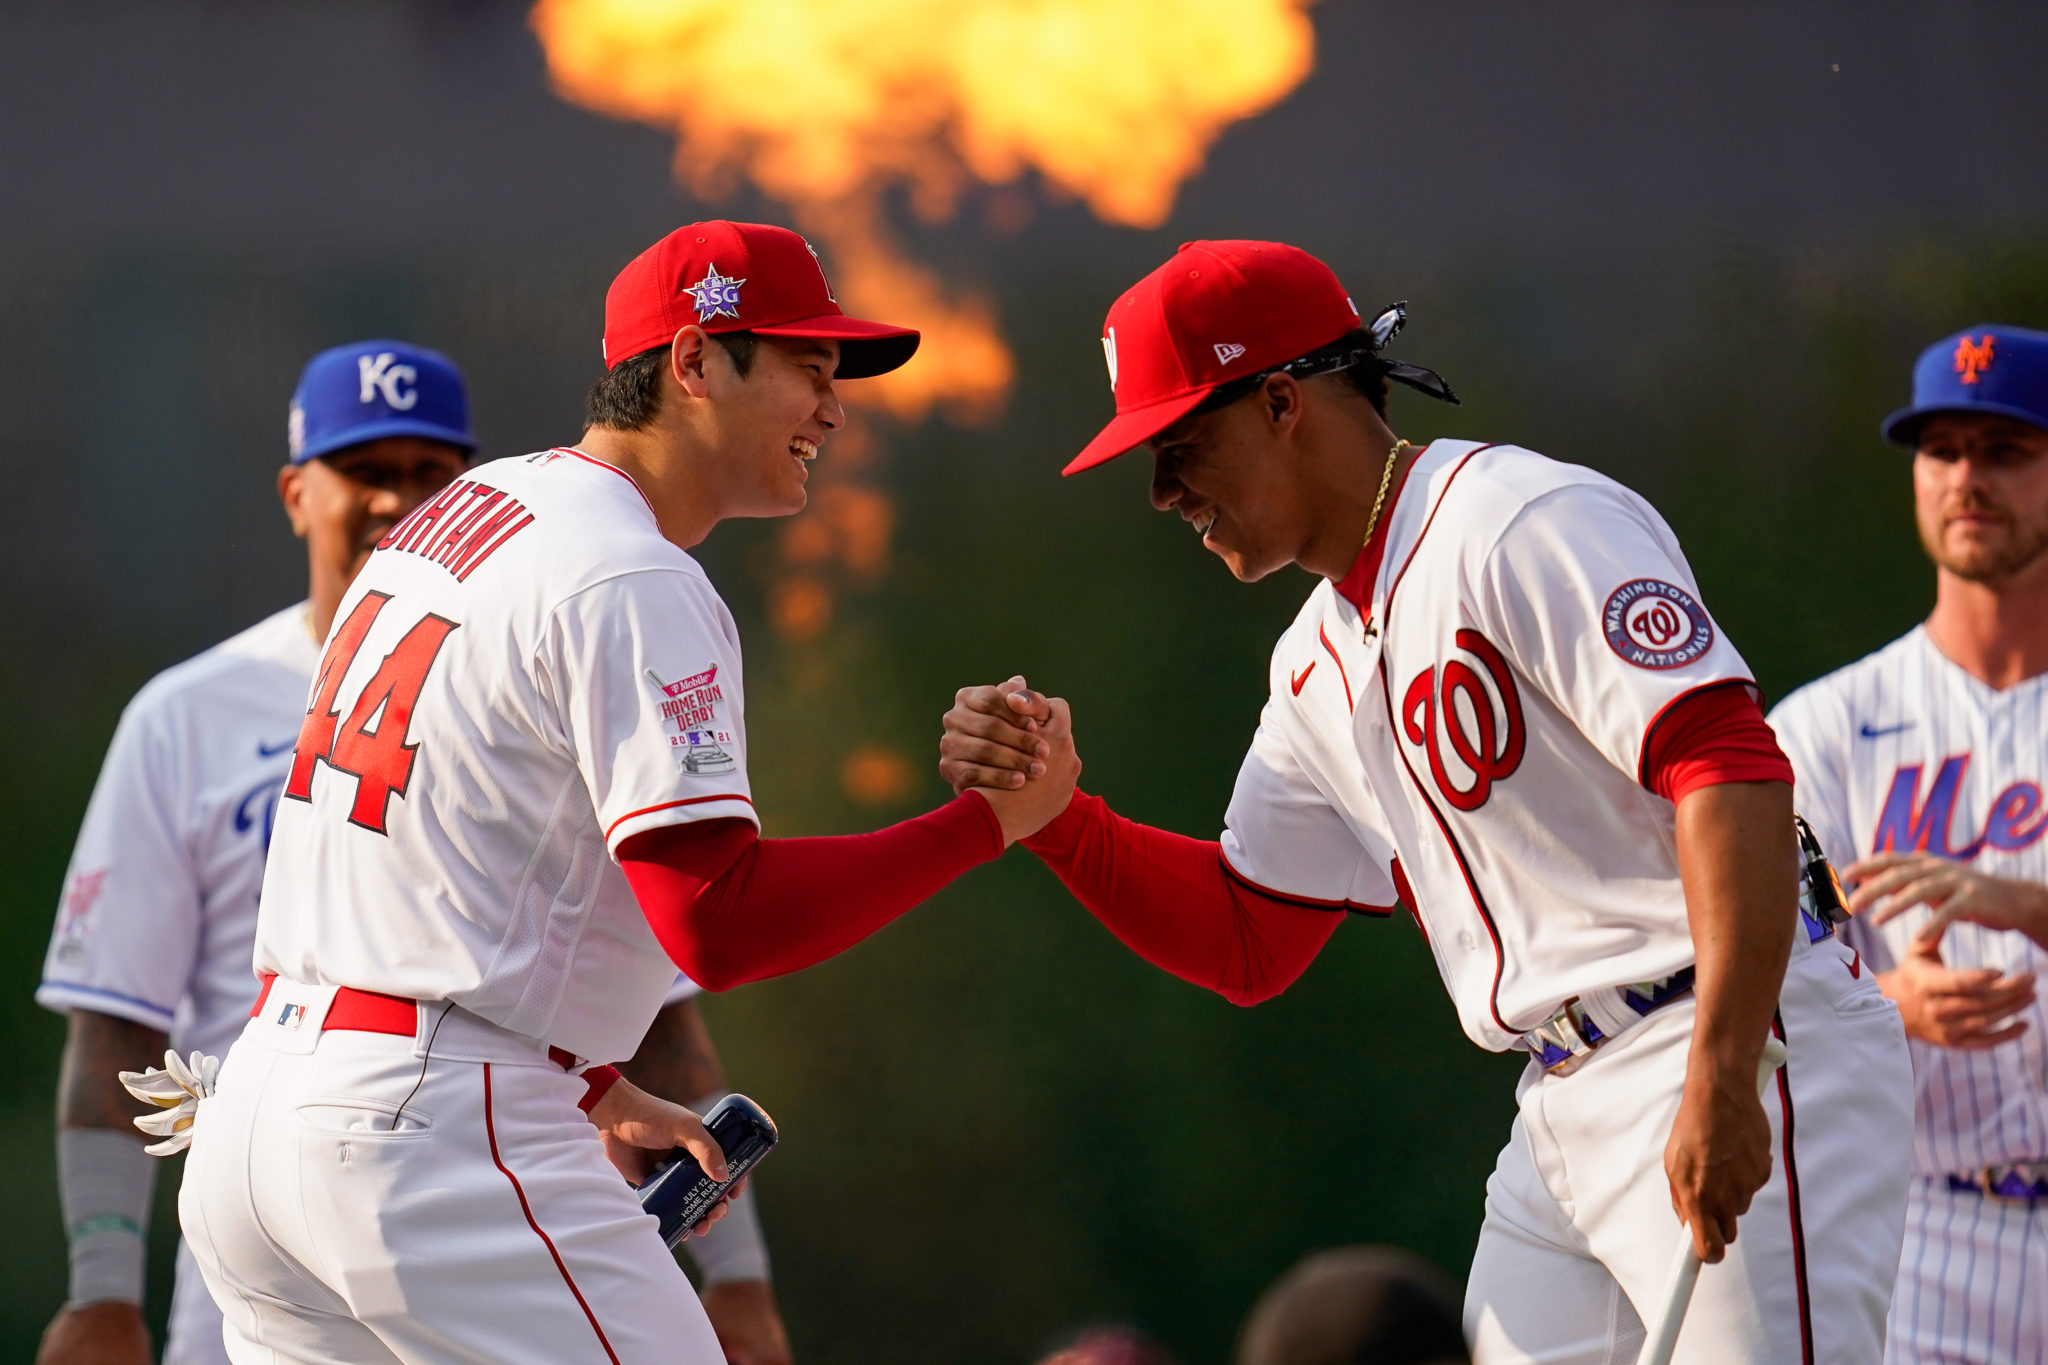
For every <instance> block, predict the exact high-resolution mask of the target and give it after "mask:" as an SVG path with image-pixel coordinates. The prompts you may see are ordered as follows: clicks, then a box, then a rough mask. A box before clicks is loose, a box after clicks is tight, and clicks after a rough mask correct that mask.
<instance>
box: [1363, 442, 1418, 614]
mask: <svg viewBox="0 0 2048 1365" xmlns="http://www.w3.org/2000/svg"><path fill="white" fill-rule="evenodd" d="M1413 448H1414V447H1412V446H1410V445H1409V444H1408V442H1406V441H1396V442H1394V448H1393V449H1392V450H1390V451H1388V452H1387V462H1386V464H1385V465H1384V466H1383V467H1382V468H1381V469H1380V491H1379V496H1377V497H1375V498H1374V499H1373V500H1372V516H1371V517H1369V518H1368V519H1367V520H1366V523H1365V542H1364V543H1365V544H1367V545H1370V544H1372V533H1373V532H1374V531H1377V530H1378V529H1379V525H1380V512H1381V511H1382V509H1384V508H1385V507H1386V505H1387V488H1388V486H1389V485H1391V484H1392V483H1393V482H1394V466H1395V465H1397V464H1399V463H1400V462H1401V452H1402V451H1404V450H1412V449H1413ZM1360 553H1363V551H1360ZM1379 633H1380V628H1379V627H1378V626H1377V625H1375V624H1374V623H1373V619H1372V617H1371V616H1370V615H1367V616H1366V618H1365V630H1364V638H1365V639H1366V640H1367V641H1368V642H1369V641H1370V640H1371V639H1372V637H1373V636H1375V635H1377V634H1379Z"/></svg>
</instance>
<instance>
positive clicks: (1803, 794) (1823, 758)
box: [1767, 683, 1897, 972]
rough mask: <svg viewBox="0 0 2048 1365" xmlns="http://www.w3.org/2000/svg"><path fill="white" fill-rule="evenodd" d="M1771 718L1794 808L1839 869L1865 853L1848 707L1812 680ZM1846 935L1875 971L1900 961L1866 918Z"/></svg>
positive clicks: (1845, 930)
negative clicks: (1787, 763)
mask: <svg viewBox="0 0 2048 1365" xmlns="http://www.w3.org/2000/svg"><path fill="white" fill-rule="evenodd" d="M1767 719H1768V720H1769V721H1770V724H1771V729H1773V730H1774V731H1776V732H1777V735H1778V747H1779V748H1781V749H1783V750H1784V751H1785V756H1786V757H1787V758H1789V759H1791V760H1792V775H1793V782H1792V808H1793V809H1794V810H1796V811H1798V812H1799V813H1800V814H1801V815H1803V816H1805V817H1806V823H1807V824H1809V825H1811V826H1812V827H1813V834H1814V837H1815V838H1816V839H1819V840H1820V849H1821V852H1823V853H1825V854H1826V855H1827V857H1828V861H1829V862H1831V863H1833V864H1834V865H1835V871H1836V873H1837V874H1839V873H1840V872H1841V870H1842V869H1843V868H1845V867H1847V866H1848V865H1849V864H1850V863H1853V862H1855V861H1856V860H1857V858H1859V857H1861V856H1862V852H1861V850H1860V848H1859V847H1858V844H1857V839H1856V831H1855V826H1854V823H1853V821H1852V819H1851V817H1850V813H1849V764H1848V759H1849V755H1848V742H1849V734H1850V719H1849V713H1848V710H1847V708H1846V707H1844V706H1843V705H1842V701H1841V698H1839V697H1838V696H1836V695H1835V694H1834V693H1833V692H1831V691H1829V690H1828V689H1827V688H1826V687H1824V686H1822V685H1821V684H1819V683H1809V684H1807V685H1806V686H1805V687H1802V688H1800V689H1799V690H1798V691H1797V692H1794V693H1793V694H1792V695H1791V696H1789V697H1787V698H1785V700H1784V701H1782V702H1780V703H1778V705H1776V706H1774V707H1772V708H1771V714H1770V715H1769V717H1767ZM1842 937H1843V939H1844V940H1845V941H1846V942H1847V943H1848V944H1849V945H1850V946H1851V947H1853V948H1855V949H1856V951H1858V952H1859V953H1861V954H1863V956H1864V958H1865V959H1867V960H1868V961H1869V962H1870V964H1871V969H1872V970H1873V971H1880V972H1883V971H1890V970H1891V969H1892V968H1893V967H1894V966H1896V965H1897V964H1896V963H1895V962H1894V961H1893V960H1892V954H1891V950H1890V949H1889V948H1888V947H1886V946H1885V942H1884V935H1883V934H1882V933H1880V932H1878V931H1876V930H1873V929H1872V928H1871V927H1870V924H1869V922H1868V921H1867V920H1863V919H1860V918H1859V919H1852V920H1850V921H1849V922H1848V923H1847V924H1845V925H1843V926H1842Z"/></svg>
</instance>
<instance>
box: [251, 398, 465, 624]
mask: <svg viewBox="0 0 2048 1365" xmlns="http://www.w3.org/2000/svg"><path fill="white" fill-rule="evenodd" d="M468 464H469V457H468V456H467V455H466V454H464V453H463V452H462V451H461V450H459V449H458V448H456V447H455V446H451V445H448V444H446V443H444V442H441V441H429V440H426V439H424V438H422V437H418V436H388V437H385V438H384V439H383V440H379V441H365V442H364V443H363V444H361V445H358V446H348V447H346V448H344V449H341V450H337V451H335V452H334V453H333V454H331V455H326V456H322V457H321V458H319V459H317V460H308V461H306V462H305V463H304V464H298V465H286V466H285V467H284V469H283V470H281V471H280V472H279V474H278V476H277V493H278V497H279V498H281V499H282V500H283V501H284V510H285V515H286V516H288V517H290V518H291V523H292V534H294V535H296V536H298V537H299V538H300V539H301V540H303V541H305V542H306V552H307V556H308V559H309V561H310V565H311V568H312V575H313V591H314V597H315V599H316V600H317V599H319V598H320V597H321V595H322V592H323V590H331V591H332V593H333V596H334V598H335V599H336V600H339V598H340V596H341V593H342V592H343V591H345V590H346V589H347V587H348V585H349V583H350V582H351V581H353V580H354V578H355V576H356V574H357V572H359V571H360V570H361V569H362V567H363V562H364V561H365V560H367V559H368V558H369V557H370V551H371V550H373V549H375V548H376V545H377V542H378V541H379V540H381V539H382V538H383V536H384V533H385V532H386V531H388V530H390V529H391V528H392V527H393V526H394V525H396V524H397V522H398V521H399V519H400V518H401V517H403V516H405V514H406V513H408V512H410V511H412V509H413V508H415V507H417V506H419V505H420V504H421V503H422V502H425V501H426V500H427V499H428V498H430V497H432V496H434V494H436V493H438V492H440V491H441V490H442V489H443V488H446V487H447V486H448V485H449V484H450V483H452V482H454V481H455V479H456V478H457V477H458V476H459V475H460V474H461V473H462V471H463V470H464V469H465V468H466V467H468Z"/></svg>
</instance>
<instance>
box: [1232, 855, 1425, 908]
mask: <svg viewBox="0 0 2048 1365" xmlns="http://www.w3.org/2000/svg"><path fill="white" fill-rule="evenodd" d="M1216 859H1217V861H1218V862H1220V863H1222V864H1223V875H1224V876H1226V877H1228V878H1230V880H1232V881H1234V882H1236V883H1237V884H1238V885H1239V886H1241V887H1243V888H1244V889H1245V890H1247V891H1250V892H1252V893H1253V894H1255V895H1259V896H1264V897H1265V898H1266V899H1267V900H1269V901H1279V902H1280V903H1281V904H1283V905H1298V906H1300V907H1301V908H1302V909H1304V910H1327V911H1331V912H1333V913H1335V914H1340V915H1342V914H1352V915H1369V916H1371V917H1372V918H1373V919H1385V918H1386V917H1387V916H1389V915H1391V914H1393V913H1394V909H1395V907H1393V906H1391V905H1365V904H1361V903H1360V902H1358V901H1353V900H1334V901H1326V900H1318V899H1316V898H1315V897H1314V896H1297V895H1295V894H1294V893H1293V892H1291V891H1275V890H1274V889H1273V888H1272V887H1270V886H1263V885H1261V884H1260V883H1258V882H1255V881H1253V880H1252V879H1251V878H1250V877H1247V876H1245V875H1244V873H1242V872H1239V871H1238V870H1237V867H1236V866H1235V865H1234V864H1233V863H1232V862H1231V861H1230V855H1229V854H1227V853H1225V852H1224V851H1223V848H1222V845H1220V844H1219V845H1218V846H1217V849H1216Z"/></svg>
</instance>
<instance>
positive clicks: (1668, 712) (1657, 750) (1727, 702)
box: [1636, 678, 1792, 804]
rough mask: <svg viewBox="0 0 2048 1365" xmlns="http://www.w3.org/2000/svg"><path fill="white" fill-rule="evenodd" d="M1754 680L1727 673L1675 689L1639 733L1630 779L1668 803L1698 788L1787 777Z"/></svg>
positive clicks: (1788, 771) (1786, 780)
mask: <svg viewBox="0 0 2048 1365" xmlns="http://www.w3.org/2000/svg"><path fill="white" fill-rule="evenodd" d="M1758 695H1759V694H1758V692H1757V689H1756V685H1755V684H1754V683H1751V682H1749V681H1747V680H1746V679H1741V678H1727V679H1722V680H1720V681H1718V682H1712V683H1708V684H1706V685H1704V686H1702V687H1696V688H1693V689H1692V690H1691V691H1689V692H1684V693H1681V694H1680V695H1679V696H1677V697H1675V698H1673V699H1672V700H1671V701H1670V702H1669V703H1667V704H1666V705H1665V707H1664V708H1663V710H1661V711H1659V712H1658V713H1657V715H1656V716H1655V718H1653V719H1652V720H1651V722H1650V725H1649V728H1648V729H1646V730H1645V731H1644V733H1643V750H1642V755H1641V757H1640V759H1639V760H1638V763H1637V776H1636V780H1637V781H1638V782H1640V783H1641V784H1642V785H1643V787H1644V788H1646V789H1647V790H1649V791H1653V792H1655V793H1656V794H1657V795H1659V796H1661V797H1664V798H1665V799H1666V800H1668V801H1671V802H1673V803H1674V804H1675V803H1677V802H1679V801H1682V800H1684V799H1685V798H1686V797H1687V796H1689V795H1691V794H1692V793H1693V792H1695V791H1698V790H1699V789H1700V788H1701V787H1712V786H1718V785H1720V784H1722V783H1727V782H1784V783H1787V784H1788V785H1789V784H1790V783H1791V781H1792V764H1791V762H1790V760H1788V759H1787V758H1786V757H1785V753H1784V750H1782V749H1781V748H1779V747H1778V737H1777V735H1776V734H1775V733H1773V731H1772V730H1771V727H1770V726H1769V724H1767V723H1766V722H1765V720H1764V714H1763V708H1762V706H1761V705H1760V704H1759V702H1758Z"/></svg>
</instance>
